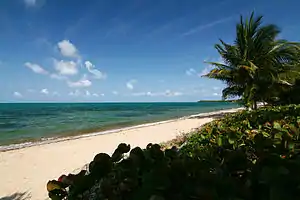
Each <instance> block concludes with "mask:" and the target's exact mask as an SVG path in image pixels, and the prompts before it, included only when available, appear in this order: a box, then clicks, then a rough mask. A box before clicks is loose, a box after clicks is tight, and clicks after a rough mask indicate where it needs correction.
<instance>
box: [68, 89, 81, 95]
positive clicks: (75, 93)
mask: <svg viewBox="0 0 300 200" xmlns="http://www.w3.org/2000/svg"><path fill="white" fill-rule="evenodd" d="M80 94H81V92H80V91H79V90H75V91H74V92H72V91H71V92H69V95H70V96H79V95H80Z"/></svg>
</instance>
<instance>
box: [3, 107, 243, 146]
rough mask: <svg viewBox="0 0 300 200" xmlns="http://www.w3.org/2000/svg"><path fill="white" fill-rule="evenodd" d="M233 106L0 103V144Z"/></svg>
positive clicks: (115, 126)
mask: <svg viewBox="0 0 300 200" xmlns="http://www.w3.org/2000/svg"><path fill="white" fill-rule="evenodd" d="M237 107H239V105H238V104H235V103H230V102H199V103H196V102H195V103H1V104H0V146H2V147H3V146H7V145H10V146H12V144H16V145H17V144H28V143H33V142H39V141H45V140H49V139H54V138H60V137H70V136H76V135H77V136H78V135H82V134H91V133H99V134H102V133H105V131H107V130H113V129H120V128H124V127H130V126H135V125H140V124H145V123H152V122H158V121H163V120H170V119H175V118H180V117H184V116H188V115H193V114H199V113H206V112H212V111H217V110H222V109H229V108H237ZM162 134H163V133H162Z"/></svg>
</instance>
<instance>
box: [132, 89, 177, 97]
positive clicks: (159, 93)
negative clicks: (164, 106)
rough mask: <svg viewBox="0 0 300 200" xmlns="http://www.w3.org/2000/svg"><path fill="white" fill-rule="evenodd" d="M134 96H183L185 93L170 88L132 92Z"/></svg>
mask: <svg viewBox="0 0 300 200" xmlns="http://www.w3.org/2000/svg"><path fill="white" fill-rule="evenodd" d="M131 95H132V96H150V97H154V96H166V97H174V96H181V95H183V94H182V93H181V92H173V91H170V90H166V91H165V92H137V93H132V94H131Z"/></svg>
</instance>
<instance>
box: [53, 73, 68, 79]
mask: <svg viewBox="0 0 300 200" xmlns="http://www.w3.org/2000/svg"><path fill="white" fill-rule="evenodd" d="M50 78H52V79H57V80H67V79H68V78H67V77H66V76H63V75H59V74H51V75H50Z"/></svg>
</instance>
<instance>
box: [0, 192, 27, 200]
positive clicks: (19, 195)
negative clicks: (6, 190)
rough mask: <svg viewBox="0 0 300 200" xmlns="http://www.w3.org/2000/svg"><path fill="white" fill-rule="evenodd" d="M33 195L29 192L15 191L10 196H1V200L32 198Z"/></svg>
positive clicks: (25, 199)
mask: <svg viewBox="0 0 300 200" xmlns="http://www.w3.org/2000/svg"><path fill="white" fill-rule="evenodd" d="M30 198H31V195H30V194H29V193H28V192H24V193H21V192H20V193H14V194H12V195H10V196H6V197H0V200H27V199H30Z"/></svg>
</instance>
